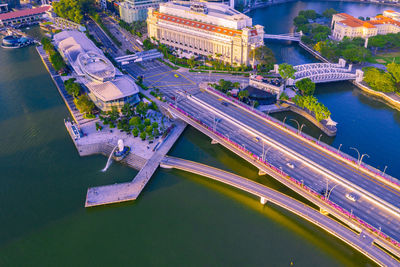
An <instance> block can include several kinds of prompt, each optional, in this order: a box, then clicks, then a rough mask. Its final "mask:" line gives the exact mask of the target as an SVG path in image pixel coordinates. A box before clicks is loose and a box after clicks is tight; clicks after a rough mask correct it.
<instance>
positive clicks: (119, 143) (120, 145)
mask: <svg viewBox="0 0 400 267" xmlns="http://www.w3.org/2000/svg"><path fill="white" fill-rule="evenodd" d="M118 150H119V152H122V151H123V150H124V141H122V139H119V140H118Z"/></svg>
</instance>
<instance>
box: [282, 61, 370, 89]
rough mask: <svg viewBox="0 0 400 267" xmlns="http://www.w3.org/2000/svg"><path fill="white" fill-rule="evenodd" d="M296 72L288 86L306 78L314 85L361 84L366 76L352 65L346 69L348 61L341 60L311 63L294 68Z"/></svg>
mask: <svg viewBox="0 0 400 267" xmlns="http://www.w3.org/2000/svg"><path fill="white" fill-rule="evenodd" d="M278 68H279V66H278V65H275V72H278ZM293 68H294V69H295V70H296V72H295V74H294V76H295V78H294V79H288V82H287V84H288V85H293V84H295V83H296V82H297V81H300V80H302V79H305V78H309V79H311V80H312V81H313V82H314V83H326V82H337V81H348V80H356V81H358V82H361V81H362V79H363V76H364V73H363V71H361V70H356V71H352V65H351V64H350V65H348V66H347V67H346V61H345V60H344V59H339V62H338V63H309V64H302V65H297V66H294V67H293Z"/></svg>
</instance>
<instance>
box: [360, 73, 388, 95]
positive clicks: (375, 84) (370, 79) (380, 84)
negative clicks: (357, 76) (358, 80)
mask: <svg viewBox="0 0 400 267" xmlns="http://www.w3.org/2000/svg"><path fill="white" fill-rule="evenodd" d="M364 81H365V82H366V83H367V84H368V85H369V86H370V87H371V88H372V89H374V90H376V91H379V92H385V93H389V92H394V91H396V86H395V80H394V78H393V76H392V75H391V74H390V73H387V72H383V71H381V70H379V69H377V68H365V69H364Z"/></svg>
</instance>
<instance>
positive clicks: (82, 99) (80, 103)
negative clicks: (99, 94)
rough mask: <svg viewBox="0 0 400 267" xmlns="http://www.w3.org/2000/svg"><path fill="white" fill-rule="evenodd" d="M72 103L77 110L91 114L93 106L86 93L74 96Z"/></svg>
mask: <svg viewBox="0 0 400 267" xmlns="http://www.w3.org/2000/svg"><path fill="white" fill-rule="evenodd" d="M74 103H75V105H76V107H77V108H78V110H79V112H80V113H84V114H92V111H93V109H94V107H95V105H94V103H93V102H92V100H90V98H89V97H88V96H87V95H86V94H83V95H80V96H78V97H77V98H75V99H74Z"/></svg>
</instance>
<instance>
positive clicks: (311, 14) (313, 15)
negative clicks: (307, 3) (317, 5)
mask: <svg viewBox="0 0 400 267" xmlns="http://www.w3.org/2000/svg"><path fill="white" fill-rule="evenodd" d="M299 16H303V17H305V18H306V19H312V20H314V19H316V18H317V17H320V16H321V15H319V14H317V12H315V10H312V9H308V10H301V11H300V12H299Z"/></svg>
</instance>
